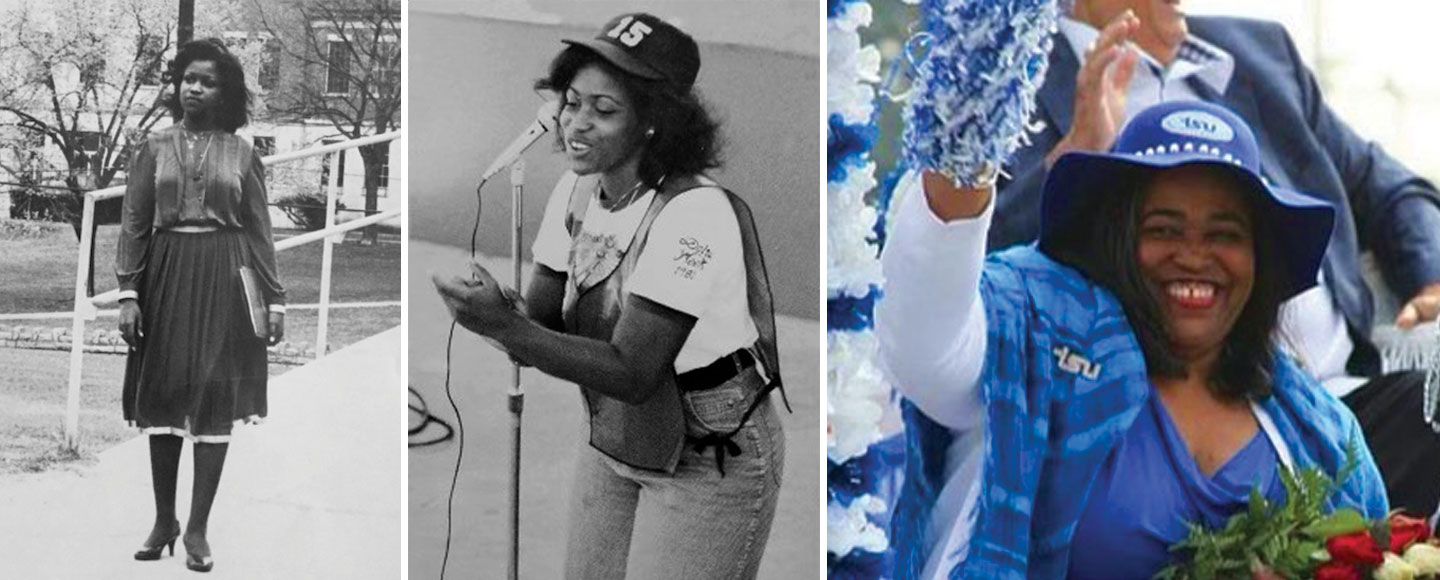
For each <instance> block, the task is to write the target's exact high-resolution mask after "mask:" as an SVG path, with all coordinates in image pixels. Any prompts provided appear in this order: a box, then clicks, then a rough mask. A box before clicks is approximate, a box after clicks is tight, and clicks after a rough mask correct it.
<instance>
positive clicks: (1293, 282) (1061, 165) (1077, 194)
mask: <svg viewBox="0 0 1440 580" xmlns="http://www.w3.org/2000/svg"><path fill="white" fill-rule="evenodd" d="M1185 165H1205V166H1211V167H1215V168H1218V169H1219V170H1222V171H1226V172H1230V173H1231V174H1233V175H1234V176H1236V177H1237V180H1236V182H1237V183H1240V184H1241V187H1243V188H1244V190H1245V191H1244V192H1242V193H1244V194H1245V195H1247V196H1250V197H1251V198H1253V199H1254V200H1256V201H1257V202H1258V203H1257V204H1256V207H1258V208H1260V213H1261V214H1262V215H1258V216H1256V230H1257V231H1258V230H1262V229H1263V230H1266V231H1271V232H1279V235H1276V236H1274V237H1275V241H1276V243H1277V244H1278V245H1279V247H1280V252H1281V253H1282V254H1283V255H1284V258H1285V260H1284V261H1285V268H1286V271H1285V272H1284V273H1283V274H1282V275H1283V277H1284V279H1285V290H1284V292H1283V296H1284V297H1285V298H1288V297H1290V296H1294V295H1295V294H1299V293H1300V292H1302V291H1304V290H1305V289H1307V288H1309V287H1311V286H1314V285H1315V284H1316V281H1317V276H1318V271H1319V268H1320V262H1321V259H1322V258H1323V257H1324V255H1325V248H1326V246H1327V245H1329V243H1330V231H1331V227H1332V226H1333V224H1334V221H1335V209H1334V208H1333V207H1332V206H1331V205H1330V204H1329V203H1327V202H1325V201H1323V200H1320V199H1317V198H1314V197H1311V196H1309V195H1306V194H1303V193H1300V192H1297V191H1291V190H1288V189H1285V188H1282V187H1277V186H1275V185H1272V184H1270V183H1269V182H1268V181H1266V180H1265V178H1263V177H1262V176H1261V170H1260V146H1259V144H1258V143H1257V142H1256V140H1255V133H1254V132H1252V131H1251V130H1250V126H1249V125H1246V124H1245V121H1244V120H1243V119H1241V118H1240V116H1239V115H1236V114H1235V113H1233V112H1231V111H1230V110H1229V109H1226V108H1225V107H1222V106H1220V105H1216V104H1213V103H1206V102H1201V101H1188V100H1187V101H1170V102H1165V103H1160V104H1158V105H1154V106H1152V107H1149V108H1146V109H1145V110H1143V111H1140V113H1138V114H1136V115H1135V117H1134V118H1133V119H1131V120H1130V122H1128V123H1126V124H1125V127H1124V128H1123V129H1121V130H1120V135H1119V136H1118V137H1116V139H1115V144H1114V145H1112V146H1111V147H1110V151H1108V152H1105V153H1093V152H1070V153H1066V154H1064V155H1062V156H1060V158H1059V159H1057V160H1056V161H1055V165H1054V167H1052V168H1051V169H1050V173H1049V174H1048V175H1047V176H1046V178H1045V189H1044V193H1043V197H1042V199H1041V207H1040V249H1041V250H1042V251H1047V250H1048V249H1049V248H1051V247H1052V244H1055V243H1059V242H1057V240H1059V239H1061V238H1062V236H1061V234H1062V232H1065V231H1066V229H1067V228H1069V227H1071V226H1073V225H1074V224H1075V222H1076V220H1081V219H1084V216H1085V215H1086V214H1087V213H1088V212H1087V210H1088V209H1089V208H1093V207H1094V203H1095V200H1096V199H1097V198H1098V196H1104V195H1113V194H1114V192H1115V190H1116V189H1117V188H1116V185H1117V183H1121V182H1124V181H1127V180H1137V179H1144V178H1146V177H1148V175H1150V174H1153V173H1154V172H1158V171H1161V170H1165V169H1170V168H1174V167H1180V166H1185Z"/></svg>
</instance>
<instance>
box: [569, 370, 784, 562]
mask: <svg viewBox="0 0 1440 580" xmlns="http://www.w3.org/2000/svg"><path fill="white" fill-rule="evenodd" d="M727 386H730V383H726V385H722V386H721V387H717V388H716V389H712V390H710V391H705V392H704V393H692V394H687V395H686V402H685V411H686V421H687V430H688V431H689V432H690V434H692V435H703V434H705V433H706V432H708V431H719V430H725V429H726V428H727V424H728V426H729V428H733V427H734V425H735V424H736V423H738V421H739V417H740V414H741V413H743V412H744V411H745V407H746V406H748V405H747V404H746V403H748V401H746V400H744V398H743V394H742V393H740V391H739V389H727V388H726V387H727ZM734 441H735V442H736V443H737V444H739V446H740V449H741V453H740V455H738V456H733V457H726V459H725V476H724V477H723V478H722V477H721V476H720V472H719V471H718V470H717V469H716V465H715V450H714V449H713V448H712V449H710V450H708V451H706V452H705V453H704V454H703V455H702V454H700V453H699V452H697V451H696V450H695V449H694V446H692V445H689V444H687V445H686V446H685V450H684V452H683V453H682V454H681V457H680V464H679V466H678V467H677V468H676V469H675V473H674V474H666V473H660V472H652V471H645V470H640V469H635V468H632V467H629V466H627V465H624V464H622V463H619V462H617V461H615V460H613V459H611V458H609V457H607V456H605V455H604V454H602V453H600V452H599V451H596V450H595V449H593V448H591V447H590V446H589V445H584V446H583V447H582V449H581V451H580V461H579V466H578V468H577V469H576V470H575V485H574V488H573V489H572V492H571V504H570V530H569V537H568V540H567V541H568V544H567V548H566V554H565V577H566V578H567V579H570V580H621V579H629V580H676V579H682V578H683V579H685V580H722V579H723V580H738V579H750V578H755V575H756V573H757V572H758V571H759V569H760V556H761V554H763V553H764V551H765V542H766V539H767V538H768V537H769V535H770V524H771V521H772V520H773V519H774V517H775V499H776V497H777V496H778V495H779V491H780V478H781V471H782V466H783V465H784V463H785V434H784V432H783V431H782V430H781V428H780V418H779V416H778V414H777V413H776V411H775V408H774V406H772V405H771V403H770V401H768V400H767V401H764V402H762V403H760V405H759V406H758V407H757V408H756V409H755V412H754V414H753V415H751V417H750V419H749V421H747V422H746V424H745V426H744V427H743V428H741V429H740V431H739V432H738V433H736V434H735V437H734ZM637 530H638V531H639V533H635V532H636V531H637Z"/></svg>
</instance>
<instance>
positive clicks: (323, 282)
mask: <svg viewBox="0 0 1440 580" xmlns="http://www.w3.org/2000/svg"><path fill="white" fill-rule="evenodd" d="M403 136H404V131H403V130H399V131H390V132H388V133H381V134H379V135H371V136H369V137H362V138H359V139H350V140H347V141H340V142H338V143H329V144H326V145H319V146H316V147H310V148H307V149H301V150H299V151H291V152H287V153H279V154H275V155H269V156H266V157H263V158H261V160H260V161H261V163H263V164H264V165H266V166H270V165H274V164H277V163H286V162H289V161H295V160H298V159H305V158H308V157H315V156H317V155H325V154H328V153H335V152H338V151H344V150H347V149H354V148H357V147H364V146H366V145H373V144H375V143H384V142H389V141H394V140H396V139H400V138H402V137H403ZM338 157H339V156H338V155H337V156H336V157H333V158H331V159H330V183H329V184H328V187H326V195H325V226H326V227H325V228H324V229H321V230H318V231H314V232H308V233H305V234H301V235H298V236H295V237H292V238H288V239H285V240H281V241H280V242H278V243H276V244H275V251H277V252H278V251H281V250H285V249H289V248H293V247H296V246H300V245H303V244H307V243H311V242H315V241H319V240H325V245H324V251H323V254H322V257H321V266H320V267H321V271H320V305H319V316H318V319H319V320H318V328H317V331H316V338H315V352H316V353H317V354H318V355H319V356H324V354H325V352H326V351H327V350H328V348H327V347H328V344H327V343H328V341H327V334H328V331H329V318H330V316H329V314H330V270H331V267H332V265H333V263H334V243H335V240H336V238H337V237H340V236H343V235H344V234H345V232H348V231H351V230H355V229H359V228H363V227H365V226H369V225H373V224H376V223H379V222H382V221H385V220H388V219H392V218H396V217H399V216H400V215H401V214H403V213H404V209H403V208H401V209H395V210H390V211H387V212H384V213H377V214H374V215H370V216H366V217H364V218H361V219H357V220H353V221H349V222H346V223H344V224H342V225H337V226H332V225H330V224H331V223H333V222H334V219H335V210H336V208H335V205H336V201H337V198H338V197H339V196H338V191H339V188H340V185H339V177H340V176H339V171H338V167H336V164H337V163H338ZM124 194H125V186H124V185H117V186H114V187H107V188H105V189H98V190H95V191H91V192H87V193H86V194H85V197H84V201H83V205H84V209H83V213H82V214H81V218H80V248H79V251H78V255H79V260H78V265H77V266H76V268H75V311H74V313H73V314H72V320H71V327H70V388H69V391H68V393H67V395H66V400H65V445H66V446H67V447H69V448H70V449H76V448H77V447H78V446H79V431H80V378H81V370H82V368H83V365H84V360H85V357H84V354H85V322H86V321H87V320H94V319H95V318H96V316H97V315H98V309H97V305H99V304H104V303H106V302H109V301H113V300H115V299H116V297H117V296H118V295H119V290H111V291H109V292H105V293H102V294H100V295H98V296H94V297H91V296H88V295H87V283H88V282H89V279H90V266H91V264H90V256H91V247H92V246H94V245H95V237H94V232H93V228H94V227H95V202H97V201H100V200H104V199H110V198H114V197H120V196H122V195H124Z"/></svg>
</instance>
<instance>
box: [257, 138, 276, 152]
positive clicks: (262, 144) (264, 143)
mask: <svg viewBox="0 0 1440 580" xmlns="http://www.w3.org/2000/svg"><path fill="white" fill-rule="evenodd" d="M255 153H256V154H258V155H260V156H261V157H269V156H271V155H274V154H275V138H274V137H262V136H256V137H255Z"/></svg>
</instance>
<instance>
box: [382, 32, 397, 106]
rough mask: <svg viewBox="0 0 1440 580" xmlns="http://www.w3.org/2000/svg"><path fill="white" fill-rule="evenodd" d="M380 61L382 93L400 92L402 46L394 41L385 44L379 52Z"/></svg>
mask: <svg viewBox="0 0 1440 580" xmlns="http://www.w3.org/2000/svg"><path fill="white" fill-rule="evenodd" d="M377 52H378V55H377V56H378V57H379V59H380V62H379V65H380V67H379V68H380V91H379V92H380V93H381V94H382V95H387V94H391V93H395V94H396V96H397V97H398V96H399V90H400V46H399V43H397V42H395V41H394V40H391V41H388V42H383V43H382V44H381V46H380V49H379V50H378V51H377Z"/></svg>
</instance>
